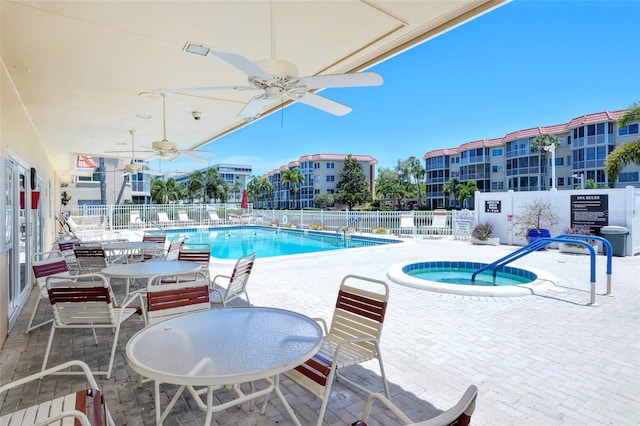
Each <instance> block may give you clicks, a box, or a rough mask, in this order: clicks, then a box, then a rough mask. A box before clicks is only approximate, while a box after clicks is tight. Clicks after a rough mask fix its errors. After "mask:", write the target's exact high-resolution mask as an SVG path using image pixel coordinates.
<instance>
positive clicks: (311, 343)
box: [126, 307, 322, 424]
mask: <svg viewBox="0 0 640 426" xmlns="http://www.w3.org/2000/svg"><path fill="white" fill-rule="evenodd" d="M321 339H322V329H321V327H320V326H319V325H318V324H317V323H316V322H315V321H313V320H312V319H311V318H308V317H306V316H304V315H301V314H298V313H295V312H291V311H286V310H282V309H275V308H265V307H249V308H226V309H217V310H208V311H202V312H197V313H194V314H188V315H183V316H179V317H176V318H172V319H170V320H167V321H163V322H160V323H158V324H155V325H152V326H150V327H147V328H145V329H143V330H141V331H139V332H138V333H137V334H135V335H134V336H133V337H132V338H131V339H130V340H129V342H128V343H127V348H126V355H127V360H128V363H129V366H130V367H131V368H132V369H133V370H134V371H135V372H137V373H139V374H141V375H142V376H144V377H147V378H150V379H152V380H154V381H155V382H156V415H157V419H158V424H162V421H163V420H164V418H165V417H166V415H167V414H168V413H167V412H166V411H165V413H161V412H160V399H159V398H160V397H159V383H170V384H175V385H181V387H180V389H179V390H178V393H177V394H176V396H174V399H176V398H177V397H179V394H180V393H182V391H183V390H184V388H185V387H188V388H189V387H192V386H206V387H207V393H208V395H207V401H208V402H207V403H206V404H205V403H203V402H202V400H201V399H200V398H199V397H198V398H196V402H197V403H198V405H200V407H201V408H202V409H203V410H206V411H207V420H206V421H205V424H209V422H210V421H211V413H212V412H214V411H220V410H223V409H226V408H227V407H230V406H234V405H237V404H239V403H240V402H243V401H246V400H250V399H254V398H257V397H259V396H265V395H268V394H269V393H271V391H272V390H275V391H276V394H277V395H278V397H279V398H280V399H281V401H282V403H283V405H284V406H285V408H286V409H287V411H288V412H289V414H290V415H291V418H292V419H293V420H294V422H295V423H296V424H300V423H299V422H298V420H297V418H296V416H295V414H294V413H293V411H292V410H291V407H290V406H289V404H288V403H287V402H286V400H285V398H284V396H283V395H282V392H281V391H280V388H279V374H280V373H283V372H285V371H288V370H290V369H292V368H294V367H296V366H298V365H300V364H301V363H303V362H304V361H306V360H307V359H309V358H310V357H311V356H313V354H315V353H316V352H317V350H318V349H319V347H320V344H321ZM261 379H265V380H267V383H268V384H269V386H268V387H267V388H266V389H263V390H260V391H256V392H254V393H251V394H248V395H245V394H243V393H242V392H241V391H240V390H239V387H235V388H234V390H235V391H236V394H237V396H238V398H236V399H234V400H233V401H230V402H228V403H224V404H219V405H215V406H214V405H213V397H212V393H213V390H214V389H218V388H220V387H222V386H225V385H237V384H240V383H245V382H250V381H254V380H261ZM190 392H191V393H192V395H194V392H193V391H192V389H190ZM239 392H240V393H239ZM194 396H195V395H194ZM266 402H267V401H266V399H265V402H264V405H263V408H262V412H263V413H264V409H265V408H266V407H265V405H266ZM171 407H172V404H171V403H170V404H169V406H168V407H167V410H168V409H170V408H171Z"/></svg>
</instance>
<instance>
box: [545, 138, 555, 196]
mask: <svg viewBox="0 0 640 426" xmlns="http://www.w3.org/2000/svg"><path fill="white" fill-rule="evenodd" d="M544 150H545V151H547V152H550V153H551V189H552V190H555V189H556V145H555V144H553V143H552V144H550V145H547V146H545V147H544Z"/></svg>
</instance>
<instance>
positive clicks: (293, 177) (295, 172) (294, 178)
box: [280, 166, 304, 207]
mask: <svg viewBox="0 0 640 426" xmlns="http://www.w3.org/2000/svg"><path fill="white" fill-rule="evenodd" d="M302 182H304V175H303V174H302V173H300V168H299V167H298V166H295V167H293V168H291V169H286V170H285V171H283V172H282V177H281V178H280V183H289V184H291V193H292V194H293V200H294V207H295V195H296V194H297V193H298V191H299V189H300V188H298V185H299V184H301V183H302Z"/></svg>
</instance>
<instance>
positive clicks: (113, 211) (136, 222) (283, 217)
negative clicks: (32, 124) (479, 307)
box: [65, 203, 452, 233]
mask: <svg viewBox="0 0 640 426" xmlns="http://www.w3.org/2000/svg"><path fill="white" fill-rule="evenodd" d="M183 211H184V212H186V213H187V215H188V216H189V222H184V221H180V219H179V217H178V212H183ZM209 211H216V212H217V213H218V217H219V218H220V219H222V220H225V219H228V218H229V214H232V215H237V216H239V217H242V215H245V218H246V217H247V215H249V216H250V221H244V222H250V223H257V224H262V225H271V224H274V225H275V224H277V225H278V226H289V227H293V226H295V227H296V228H310V227H312V228H315V225H321V226H322V229H324V230H329V231H335V230H336V229H338V228H339V227H340V225H341V224H343V223H344V222H345V221H348V220H349V219H350V218H355V217H359V219H358V220H357V221H355V222H354V224H353V227H355V230H356V231H360V232H376V229H378V228H385V229H390V230H392V231H393V232H395V233H398V232H400V216H401V215H406V214H407V212H406V211H333V210H270V209H264V210H263V209H254V208H253V206H252V205H251V204H249V207H248V208H246V209H242V208H241V206H240V204H239V203H226V204H145V205H106V206H77V207H73V208H70V209H66V210H65V213H66V214H69V215H71V216H105V217H106V218H107V228H108V229H109V230H114V231H115V230H122V229H141V228H143V229H147V228H148V229H156V230H157V229H158V228H165V229H166V228H170V227H195V226H212V225H214V223H212V222H211V220H210V216H209ZM158 213H166V214H167V217H168V218H169V223H163V222H162V221H160V220H158ZM412 214H413V217H414V224H415V225H416V227H417V228H418V229H420V227H428V226H431V223H432V221H433V212H432V211H422V210H417V211H413V212H412ZM451 215H452V213H451V212H449V214H448V217H447V224H448V227H449V229H451V224H452V216H451ZM138 217H139V218H140V219H138ZM228 223H230V222H228ZM241 223H242V222H241ZM312 225H314V226H312Z"/></svg>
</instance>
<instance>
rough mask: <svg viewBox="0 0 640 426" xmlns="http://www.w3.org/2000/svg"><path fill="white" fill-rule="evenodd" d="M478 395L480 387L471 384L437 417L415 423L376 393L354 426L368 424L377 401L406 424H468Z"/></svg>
mask: <svg viewBox="0 0 640 426" xmlns="http://www.w3.org/2000/svg"><path fill="white" fill-rule="evenodd" d="M477 396H478V388H477V387H475V386H474V385H471V386H469V387H468V388H467V390H466V392H465V393H464V395H462V398H460V401H458V403H457V404H456V405H454V406H453V407H451V408H450V409H448V410H447V411H445V412H444V413H441V414H438V415H437V416H436V417H434V418H431V419H429V420H425V421H422V422H418V423H414V422H413V420H411V419H410V418H409V417H408V416H407V415H406V414H404V413H403V412H402V411H400V409H399V408H398V407H396V406H395V405H394V404H393V403H392V402H391V401H389V400H388V399H387V398H385V397H384V396H383V395H380V394H379V393H374V394H372V395H371V396H369V399H368V400H367V404H366V405H365V407H364V413H363V415H362V419H361V420H360V421H359V422H355V423H353V426H366V423H365V422H366V421H367V419H368V418H369V414H370V413H371V408H372V407H373V403H374V402H375V401H379V402H381V403H382V404H383V405H384V406H385V407H386V408H388V409H389V410H391V412H392V413H393V414H395V415H396V416H397V417H398V418H399V419H400V421H401V422H402V423H403V424H405V425H414V426H450V425H456V426H467V425H469V423H470V422H471V415H472V414H473V411H474V410H475V407H476V398H477Z"/></svg>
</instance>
